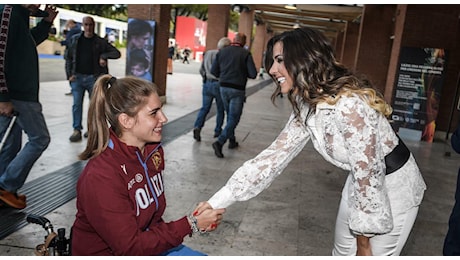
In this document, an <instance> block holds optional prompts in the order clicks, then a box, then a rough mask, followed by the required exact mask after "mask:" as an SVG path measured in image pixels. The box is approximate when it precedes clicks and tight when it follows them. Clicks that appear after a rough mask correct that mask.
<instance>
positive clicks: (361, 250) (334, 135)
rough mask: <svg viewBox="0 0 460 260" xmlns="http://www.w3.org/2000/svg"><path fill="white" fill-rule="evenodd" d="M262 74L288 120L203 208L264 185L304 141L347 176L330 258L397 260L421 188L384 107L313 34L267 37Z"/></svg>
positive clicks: (306, 30) (322, 39)
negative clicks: (385, 259) (393, 259)
mask: <svg viewBox="0 0 460 260" xmlns="http://www.w3.org/2000/svg"><path fill="white" fill-rule="evenodd" d="M266 57H267V59H266V60H265V68H267V69H269V73H270V75H271V76H272V78H273V80H274V81H275V83H276V84H277V89H276V90H275V92H274V93H273V96H272V101H273V102H274V100H275V97H276V96H277V95H278V94H279V93H282V94H286V95H287V96H288V98H289V100H290V102H291V104H292V107H293V113H292V115H291V117H290V119H289V121H288V122H287V124H286V126H285V127H284V129H283V130H282V131H281V133H280V134H279V136H278V137H277V138H276V140H275V141H274V142H273V143H272V144H271V145H270V146H269V147H268V148H266V149H265V150H263V151H262V152H261V153H259V154H258V155H257V156H256V157H255V158H253V159H250V160H248V161H246V162H245V163H244V164H243V165H242V166H241V167H240V168H239V169H238V170H236V172H235V173H234V174H233V176H232V177H231V178H230V179H229V180H228V182H227V184H226V185H225V186H224V187H222V188H221V189H220V190H219V191H218V192H217V193H216V194H214V195H213V196H212V197H211V198H210V199H209V201H208V202H201V203H200V204H199V206H198V212H201V211H202V210H204V209H205V208H209V207H212V208H225V207H228V206H229V205H231V204H232V203H234V202H236V201H245V200H248V199H250V198H253V197H255V196H256V195H258V194H259V193H260V192H261V191H263V190H264V189H266V188H267V187H269V186H270V184H271V183H272V181H273V180H274V179H275V178H276V176H278V175H279V174H281V172H282V171H283V170H284V168H285V167H286V166H287V165H288V163H289V162H290V161H291V160H292V159H293V158H294V157H296V156H297V155H298V154H299V152H300V151H301V150H302V149H303V148H304V146H305V145H306V143H307V142H308V141H309V140H311V141H312V142H313V145H314V147H315V149H316V150H317V151H318V152H319V153H320V154H321V155H322V156H323V157H324V158H325V159H326V160H327V161H328V162H330V163H332V164H333V165H336V166H337V167H340V168H342V169H345V170H347V171H349V175H348V178H347V181H346V184H345V185H344V189H343V191H342V199H341V202H340V207H339V212H338V215H337V221H336V231H335V242H334V248H333V251H332V254H333V255H399V254H400V252H401V250H402V248H403V246H404V244H405V243H406V240H407V238H408V236H409V233H410V230H411V229H412V226H413V224H414V222H415V219H416V216H417V213H418V208H419V205H420V203H421V201H422V198H423V194H424V191H425V189H426V185H425V182H424V180H423V178H422V176H421V173H420V171H419V169H418V167H417V164H416V162H415V159H414V157H413V156H412V154H411V153H410V151H409V150H408V149H407V147H406V146H405V145H404V143H403V142H402V141H401V140H400V139H399V138H398V136H397V135H396V134H395V132H394V131H393V129H392V128H391V126H390V124H389V122H388V120H387V118H386V117H387V116H389V115H390V114H391V112H392V110H391V107H390V106H389V105H388V104H387V103H386V102H385V101H384V100H383V98H382V97H381V95H380V94H379V93H378V92H376V91H375V90H374V89H372V86H371V85H370V83H369V82H367V81H366V80H361V79H359V78H358V77H356V76H355V75H353V74H352V73H351V72H350V71H349V70H348V69H347V68H345V67H344V66H343V65H342V64H340V63H338V62H337V61H336V60H335V58H334V55H333V49H332V47H331V46H330V45H329V43H328V41H327V39H326V38H325V37H324V36H323V35H322V34H321V33H320V32H318V31H316V30H313V29H310V28H299V29H295V30H292V31H288V32H284V33H283V34H281V35H278V36H275V37H273V38H272V39H271V40H270V41H269V42H268V45H267V56H266Z"/></svg>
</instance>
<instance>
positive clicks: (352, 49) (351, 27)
mask: <svg viewBox="0 0 460 260" xmlns="http://www.w3.org/2000/svg"><path fill="white" fill-rule="evenodd" d="M358 37H359V24H358V23H353V22H348V23H347V26H346V27H345V36H344V42H343V52H342V57H341V59H340V60H341V62H342V63H343V64H344V65H345V66H347V67H348V68H350V69H353V68H354V67H355V56H356V48H357V44H358Z"/></svg>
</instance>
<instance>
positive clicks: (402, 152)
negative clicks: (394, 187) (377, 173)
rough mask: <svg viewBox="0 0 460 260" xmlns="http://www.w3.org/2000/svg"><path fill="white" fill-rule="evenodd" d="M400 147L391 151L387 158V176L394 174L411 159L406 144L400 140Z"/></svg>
mask: <svg viewBox="0 0 460 260" xmlns="http://www.w3.org/2000/svg"><path fill="white" fill-rule="evenodd" d="M398 139H399V143H398V145H397V146H396V147H395V148H394V149H393V151H391V153H389V154H387V155H386V156H385V164H386V168H387V171H386V174H387V175H388V174H390V173H393V172H395V171H397V170H398V169H399V168H401V167H402V166H403V165H404V164H405V163H406V162H407V160H409V157H410V151H409V149H408V148H407V146H406V145H405V144H404V142H403V141H402V140H401V138H399V136H398Z"/></svg>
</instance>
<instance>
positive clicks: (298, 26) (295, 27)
mask: <svg viewBox="0 0 460 260" xmlns="http://www.w3.org/2000/svg"><path fill="white" fill-rule="evenodd" d="M292 28H294V29H297V28H300V24H299V23H295V24H294V25H293V26H292Z"/></svg>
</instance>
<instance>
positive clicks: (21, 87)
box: [0, 4, 58, 209]
mask: <svg viewBox="0 0 460 260" xmlns="http://www.w3.org/2000/svg"><path fill="white" fill-rule="evenodd" d="M39 7H40V5H39V4H21V5H10V4H6V5H3V6H2V7H0V14H1V23H2V28H1V32H0V36H1V38H2V41H3V43H2V44H0V139H1V140H3V137H4V135H5V129H7V127H8V126H9V123H10V120H11V117H12V116H13V115H14V114H15V113H17V118H16V121H15V124H14V125H13V128H12V129H11V131H10V134H9V135H8V137H7V139H6V141H5V144H4V146H3V149H2V150H1V151H0V204H7V205H8V206H10V207H13V208H17V209H23V208H25V207H26V206H27V203H26V196H25V195H24V194H18V193H17V191H18V189H20V188H21V187H22V186H23V185H24V183H25V181H26V179H27V176H28V175H29V173H30V170H31V169H32V166H33V165H34V163H35V162H36V161H37V159H38V158H39V157H40V156H41V154H42V153H43V151H45V149H46V148H47V147H48V145H49V143H50V140H51V138H50V134H49V132H48V127H47V126H46V121H45V118H44V116H43V113H42V105H41V104H40V102H39V85H40V82H39V63H38V53H37V45H38V44H40V43H42V42H43V41H44V40H46V39H47V38H48V32H49V30H50V28H51V25H52V24H53V21H54V19H55V18H56V15H57V13H58V11H57V10H56V7H55V6H52V5H46V6H45V11H44V12H43V11H41V10H39V9H38V8H39ZM37 14H40V15H43V16H46V17H44V18H42V19H41V20H40V21H39V22H38V24H37V25H36V26H35V27H33V28H30V25H29V16H31V15H32V16H34V15H37ZM23 133H25V134H27V137H28V141H27V142H26V143H25V145H24V146H23V145H22V135H23Z"/></svg>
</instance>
